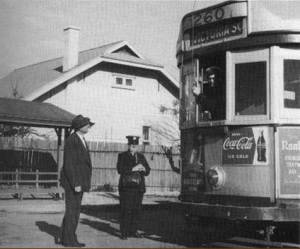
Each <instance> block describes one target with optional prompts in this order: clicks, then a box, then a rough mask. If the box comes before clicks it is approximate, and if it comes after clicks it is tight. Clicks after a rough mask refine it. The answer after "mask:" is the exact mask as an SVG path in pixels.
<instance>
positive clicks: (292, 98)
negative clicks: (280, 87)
mask: <svg viewBox="0 0 300 249" xmlns="http://www.w3.org/2000/svg"><path fill="white" fill-rule="evenodd" d="M284 107H286V108H300V60H284Z"/></svg>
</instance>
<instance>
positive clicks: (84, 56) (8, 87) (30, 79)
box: [0, 41, 162, 98]
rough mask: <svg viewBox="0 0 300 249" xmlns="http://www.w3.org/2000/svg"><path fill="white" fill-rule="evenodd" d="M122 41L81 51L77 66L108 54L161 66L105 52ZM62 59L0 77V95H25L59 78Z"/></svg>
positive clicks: (117, 57)
mask: <svg viewBox="0 0 300 249" xmlns="http://www.w3.org/2000/svg"><path fill="white" fill-rule="evenodd" d="M122 43H124V42H123V41H118V42H113V43H109V44H106V45H103V46H101V47H97V48H93V49H89V50H84V51H81V52H80V53H79V55H78V66H80V65H83V64H84V63H86V62H88V61H90V60H92V59H94V58H96V57H101V56H109V57H111V58H113V59H117V60H121V61H127V62H133V63H140V64H143V65H151V66H156V67H162V66H160V65H158V64H156V63H153V62H152V61H150V60H148V59H144V58H139V57H136V56H135V55H134V54H132V55H130V54H123V53H122V52H118V53H117V52H116V53H114V52H112V53H106V51H109V50H110V49H112V48H113V47H114V46H116V45H118V44H122ZM125 46H126V45H125ZM133 53H134V52H133ZM109 57H108V58H109ZM62 61H63V57H60V58H56V59H51V60H48V61H43V62H40V63H37V64H33V65H29V66H26V67H22V68H19V69H16V70H14V71H13V72H12V73H10V74H9V75H7V76H6V77H4V78H2V79H0V97H14V95H13V92H14V91H15V93H17V94H18V95H17V96H18V97H21V98H22V97H26V96H27V95H29V94H30V93H32V92H33V91H35V90H36V89H39V88H40V87H42V86H44V85H45V84H47V83H48V82H50V81H53V80H55V79H57V78H59V77H60V76H62V75H63V74H64V73H63V71H62Z"/></svg>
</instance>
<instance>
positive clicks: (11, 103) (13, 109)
mask: <svg viewBox="0 0 300 249" xmlns="http://www.w3.org/2000/svg"><path fill="white" fill-rule="evenodd" d="M74 117H75V115H73V114H72V113H70V112H67V111H65V110H63V109H61V108H59V107H57V106H55V105H52V104H48V103H37V102H31V101H25V100H19V99H8V98H0V123H4V124H14V125H28V126H35V127H56V128H59V127H60V128H67V127H70V126H71V122H72V119H73V118H74Z"/></svg>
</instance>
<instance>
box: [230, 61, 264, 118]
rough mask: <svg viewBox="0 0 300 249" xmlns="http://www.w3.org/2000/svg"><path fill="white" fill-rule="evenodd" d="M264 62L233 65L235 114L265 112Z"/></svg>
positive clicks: (260, 113) (261, 113) (259, 113)
mask: <svg viewBox="0 0 300 249" xmlns="http://www.w3.org/2000/svg"><path fill="white" fill-rule="evenodd" d="M266 88H267V82H266V62H265V61H260V62H251V63H239V64H236V65H235V114H236V115H263V114H266V110H267V108H266V99H267V97H266V96H267V95H266Z"/></svg>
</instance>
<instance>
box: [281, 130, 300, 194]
mask: <svg viewBox="0 0 300 249" xmlns="http://www.w3.org/2000/svg"><path fill="white" fill-rule="evenodd" d="M299 131H300V129H299V128H281V129H279V132H278V135H279V158H280V159H279V167H280V172H279V175H280V194H282V195H291V194H299V189H300V133H299Z"/></svg>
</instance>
